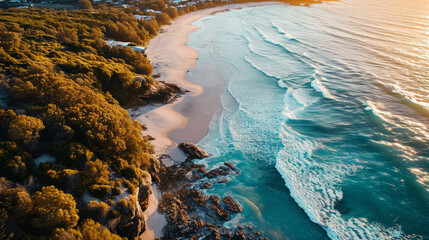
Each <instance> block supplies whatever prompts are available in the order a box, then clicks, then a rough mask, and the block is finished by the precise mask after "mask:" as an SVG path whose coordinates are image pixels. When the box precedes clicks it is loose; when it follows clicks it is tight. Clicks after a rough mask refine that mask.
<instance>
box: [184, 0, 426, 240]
mask: <svg viewBox="0 0 429 240" xmlns="http://www.w3.org/2000/svg"><path fill="white" fill-rule="evenodd" d="M194 24H195V25H197V26H199V27H201V29H199V30H197V31H196V32H194V33H192V34H191V35H190V36H189V42H188V45H189V46H190V47H192V48H195V49H196V50H198V52H199V58H198V60H197V63H196V67H195V68H194V69H191V70H190V71H189V72H188V74H187V77H188V78H189V79H190V80H192V81H194V82H196V83H198V76H205V75H206V74H213V72H212V71H213V69H214V70H215V71H216V74H220V76H221V77H222V80H220V81H225V84H226V89H225V91H224V93H223V95H222V96H221V102H222V107H223V108H222V111H221V112H219V113H217V114H216V115H215V116H214V117H213V119H212V121H211V123H210V127H209V132H208V134H207V136H206V137H205V138H204V139H203V140H201V142H199V145H201V146H202V147H204V148H205V149H207V150H208V151H209V152H210V154H211V155H212V156H211V157H210V158H207V159H204V160H200V161H198V162H199V163H204V164H206V165H207V166H208V169H211V168H214V167H217V166H220V165H222V164H223V162H225V161H228V162H231V163H233V164H234V165H236V166H237V168H238V169H239V170H240V172H241V173H240V174H233V175H230V176H228V177H227V178H228V180H229V182H228V183H226V184H225V183H224V184H215V185H214V186H213V187H212V188H210V189H207V190H205V191H206V192H207V194H218V195H220V196H222V197H223V196H226V195H230V196H233V197H235V198H236V199H237V200H238V201H239V202H240V203H241V204H242V205H243V209H244V211H243V213H241V214H236V215H233V217H232V219H231V220H230V221H229V222H227V223H226V225H227V226H236V225H246V224H247V225H251V226H253V227H255V228H256V229H258V230H260V231H262V233H263V234H264V235H266V236H267V237H270V238H271V239H429V1H427V0H407V1H403V0H377V1H374V0H342V1H339V2H326V3H322V4H314V5H311V6H310V7H305V6H288V5H284V4H279V5H271V6H261V7H254V8H243V9H235V10H231V11H227V12H222V13H218V14H215V15H212V16H209V17H205V18H202V19H200V20H198V21H197V22H195V23H194ZM208 68H209V69H210V71H207V69H208ZM202 79H203V78H202Z"/></svg>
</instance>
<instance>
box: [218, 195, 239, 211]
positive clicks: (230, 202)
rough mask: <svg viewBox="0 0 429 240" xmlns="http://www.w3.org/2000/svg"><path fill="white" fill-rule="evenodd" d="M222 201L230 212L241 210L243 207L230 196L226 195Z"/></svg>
mask: <svg viewBox="0 0 429 240" xmlns="http://www.w3.org/2000/svg"><path fill="white" fill-rule="evenodd" d="M222 202H224V203H225V205H226V207H227V208H228V210H229V211H231V212H240V213H241V212H243V208H242V207H241V205H240V203H238V202H237V201H235V200H234V199H233V198H232V197H230V196H226V197H224V198H223V199H222Z"/></svg>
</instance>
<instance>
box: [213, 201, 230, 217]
mask: <svg viewBox="0 0 429 240" xmlns="http://www.w3.org/2000/svg"><path fill="white" fill-rule="evenodd" d="M209 208H210V209H212V210H213V211H215V212H216V214H217V216H218V217H219V218H220V219H222V220H224V221H229V220H231V215H230V214H229V212H228V211H226V210H225V209H224V208H223V207H221V206H215V205H214V204H210V206H209Z"/></svg>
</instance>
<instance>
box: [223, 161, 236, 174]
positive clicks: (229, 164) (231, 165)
mask: <svg viewBox="0 0 429 240" xmlns="http://www.w3.org/2000/svg"><path fill="white" fill-rule="evenodd" d="M223 164H225V166H227V167H229V168H230V169H231V170H232V171H234V172H236V173H237V174H240V171H239V170H238V169H237V168H235V167H234V165H233V164H232V163H230V162H224V163H223Z"/></svg>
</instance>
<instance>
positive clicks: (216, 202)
mask: <svg viewBox="0 0 429 240" xmlns="http://www.w3.org/2000/svg"><path fill="white" fill-rule="evenodd" d="M209 200H210V202H211V203H213V204H214V205H215V206H218V207H220V206H221V205H220V198H219V197H218V196H216V195H211V196H210V197H209Z"/></svg>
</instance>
